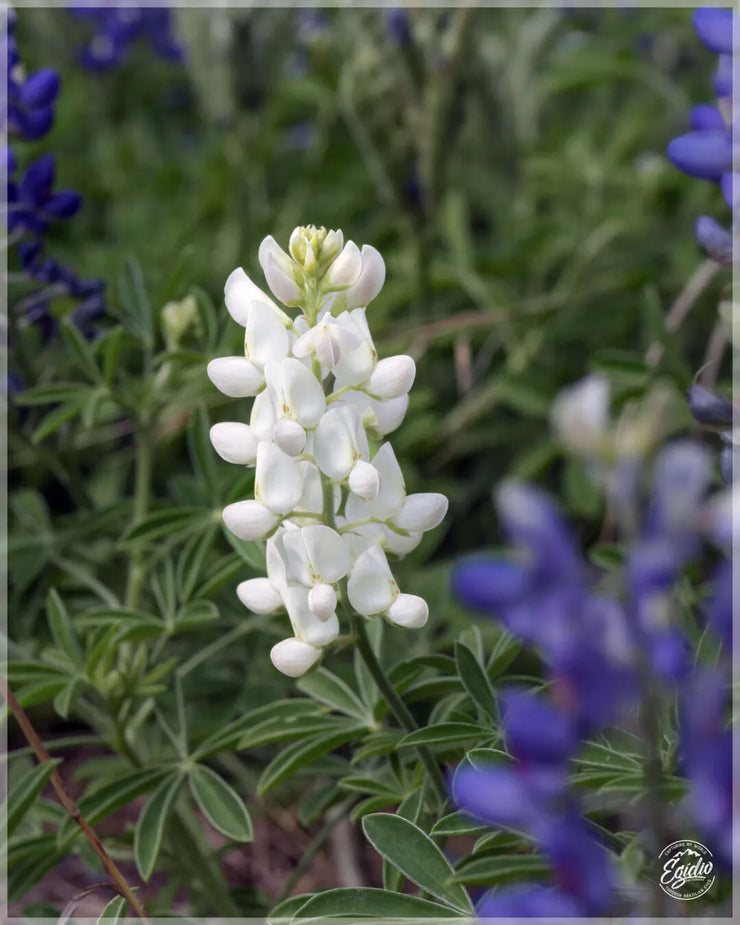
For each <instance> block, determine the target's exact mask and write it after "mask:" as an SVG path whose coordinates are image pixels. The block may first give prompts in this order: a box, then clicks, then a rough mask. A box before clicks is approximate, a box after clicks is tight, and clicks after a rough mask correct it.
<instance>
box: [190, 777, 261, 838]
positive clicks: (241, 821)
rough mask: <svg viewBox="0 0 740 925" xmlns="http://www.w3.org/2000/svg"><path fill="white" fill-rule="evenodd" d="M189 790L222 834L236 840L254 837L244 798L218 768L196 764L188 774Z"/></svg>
mask: <svg viewBox="0 0 740 925" xmlns="http://www.w3.org/2000/svg"><path fill="white" fill-rule="evenodd" d="M189 783H190V791H191V793H192V794H193V796H194V797H195V802H196V803H197V804H198V806H199V807H200V810H201V812H202V813H203V815H204V816H205V817H206V819H207V820H208V821H209V822H210V823H211V825H212V826H213V828H214V829H217V830H218V831H219V832H221V833H222V834H223V835H226V836H228V837H229V838H233V839H234V841H239V842H250V841H252V839H253V838H254V832H253V830H252V820H251V819H250V818H249V812H248V811H247V807H246V806H245V805H244V802H243V801H242V798H241V797H240V796H239V795H238V794H237V793H236V791H235V790H233V789H232V788H231V787H230V786H229V785H228V784H227V783H226V781H224V780H223V779H222V778H221V777H219V775H218V774H216V772H215V771H213V770H211V768H208V767H206V766H205V765H202V764H197V765H195V767H194V768H193V769H192V771H191V772H190V774H189Z"/></svg>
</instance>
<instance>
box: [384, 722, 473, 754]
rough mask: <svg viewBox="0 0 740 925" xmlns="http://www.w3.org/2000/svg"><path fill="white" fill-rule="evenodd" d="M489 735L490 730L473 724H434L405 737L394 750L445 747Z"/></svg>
mask: <svg viewBox="0 0 740 925" xmlns="http://www.w3.org/2000/svg"><path fill="white" fill-rule="evenodd" d="M490 735H491V730H490V729H486V728H484V727H482V726H478V725H476V724H475V723H435V724H434V725H432V726H424V727H423V728H422V729H416V730H414V732H410V733H409V734H408V735H405V736H404V737H403V738H402V739H401V741H400V742H399V743H398V745H397V746H396V748H397V749H400V748H416V747H417V746H418V745H442V746H445V745H452V744H454V743H456V742H468V741H470V739H482V738H485V737H486V736H490Z"/></svg>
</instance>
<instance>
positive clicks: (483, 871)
mask: <svg viewBox="0 0 740 925" xmlns="http://www.w3.org/2000/svg"><path fill="white" fill-rule="evenodd" d="M549 870H550V869H549V867H548V865H547V864H546V863H545V861H544V860H543V859H542V858H538V857H534V856H532V855H526V854H494V855H491V856H489V857H484V858H475V857H473V858H470V859H466V860H465V861H464V862H463V863H461V864H460V865H459V866H458V868H457V870H456V871H455V882H456V883H465V884H467V885H468V886H501V885H502V884H505V883H514V882H516V883H519V882H521V881H532V880H542V879H544V878H546V877H547V876H548V873H549Z"/></svg>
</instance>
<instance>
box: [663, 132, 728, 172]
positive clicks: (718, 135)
mask: <svg viewBox="0 0 740 925" xmlns="http://www.w3.org/2000/svg"><path fill="white" fill-rule="evenodd" d="M667 153H668V157H669V158H670V159H671V161H673V163H674V164H675V165H676V167H678V168H679V170H683V172H684V173H687V174H688V175H689V176H691V177H697V178H698V179H700V180H719V179H720V177H721V176H722V174H724V173H727V172H728V171H729V170H731V169H732V140H731V138H730V133H729V131H728V130H727V129H726V128H723V129H704V130H703V131H699V132H689V133H688V134H687V135H680V136H679V137H678V138H674V139H673V141H671V142H670V144H669V145H668V149H667Z"/></svg>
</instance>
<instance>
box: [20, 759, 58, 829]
mask: <svg viewBox="0 0 740 925" xmlns="http://www.w3.org/2000/svg"><path fill="white" fill-rule="evenodd" d="M59 764H61V758H52V759H50V760H49V761H45V762H44V763H43V764H39V765H37V766H36V767H34V768H33V770H31V771H30V772H29V773H28V774H26V775H25V777H24V778H23V779H22V780H21V782H20V783H19V784H18V786H16V787H13V788H12V789H11V790H10V792H9V793H8V798H7V810H8V825H7V834H8V837H10V836H11V835H12V834H13V832H14V831H15V830H16V829H17V828H18V825H19V823H20V822H21V820H22V819H23V817H24V816H25V815H26V812H27V811H28V810H29V808H30V807H31V806H32V804H33V802H34V800H35V799H36V797H37V796H38V795H39V794H40V793H41V791H42V790H43V789H44V787H45V786H46V782H47V781H48V780H49V778H50V777H51V774H52V772H53V771H54V769H55V768H56V767H57V766H58V765H59Z"/></svg>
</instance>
